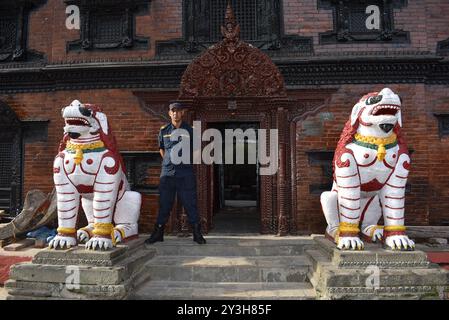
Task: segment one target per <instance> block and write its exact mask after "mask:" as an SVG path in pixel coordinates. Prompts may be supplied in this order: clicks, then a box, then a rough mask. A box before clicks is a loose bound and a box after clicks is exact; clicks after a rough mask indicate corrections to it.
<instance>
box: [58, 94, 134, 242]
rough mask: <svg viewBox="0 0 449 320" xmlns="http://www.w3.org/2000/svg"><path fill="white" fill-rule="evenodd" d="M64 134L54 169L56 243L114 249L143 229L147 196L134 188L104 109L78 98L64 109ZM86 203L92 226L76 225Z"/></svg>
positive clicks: (87, 214)
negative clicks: (141, 222) (140, 223)
mask: <svg viewBox="0 0 449 320" xmlns="http://www.w3.org/2000/svg"><path fill="white" fill-rule="evenodd" d="M62 116H63V118H64V121H65V127H64V136H63V139H62V141H61V143H60V145H59V154H58V155H57V156H56V159H55V162H54V166H53V172H54V183H55V187H56V192H57V200H58V222H59V227H58V235H57V236H56V237H55V238H54V239H53V240H52V241H51V242H50V247H52V248H58V247H61V248H63V247H71V246H74V245H76V244H77V243H78V241H79V242H86V248H87V249H94V250H95V249H108V248H111V247H113V246H115V244H116V243H117V242H120V241H124V240H125V239H128V238H130V237H134V236H136V235H137V233H138V226H137V221H138V219H139V215H140V207H141V202H142V199H141V195H140V194H139V193H137V192H133V191H130V190H129V185H128V181H127V179H126V175H125V172H126V170H125V166H124V163H123V159H122V157H121V155H120V153H119V151H118V148H117V143H116V140H115V137H114V135H113V133H112V130H111V127H110V125H109V123H108V119H107V117H106V115H105V114H104V113H103V112H102V110H101V108H99V107H98V106H95V105H92V104H82V103H81V102H79V101H77V100H75V101H73V102H72V103H71V104H70V105H69V106H67V107H65V108H63V110H62ZM80 206H82V208H83V211H84V213H85V214H86V217H87V221H88V225H87V226H85V227H84V228H81V229H79V230H76V223H77V217H78V211H79V208H80Z"/></svg>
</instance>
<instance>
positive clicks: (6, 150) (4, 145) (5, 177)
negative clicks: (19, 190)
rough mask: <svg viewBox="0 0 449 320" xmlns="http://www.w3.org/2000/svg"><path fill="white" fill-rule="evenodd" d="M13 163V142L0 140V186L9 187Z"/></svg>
mask: <svg viewBox="0 0 449 320" xmlns="http://www.w3.org/2000/svg"><path fill="white" fill-rule="evenodd" d="M12 165H13V143H12V142H0V187H2V188H9V187H11V180H12V175H11V168H12Z"/></svg>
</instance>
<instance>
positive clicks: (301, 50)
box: [156, 0, 313, 56]
mask: <svg viewBox="0 0 449 320" xmlns="http://www.w3.org/2000/svg"><path fill="white" fill-rule="evenodd" d="M281 2H282V1H281V0H245V1H242V0H231V1H230V3H231V6H232V8H233V11H234V13H235V16H236V19H237V22H238V24H239V25H240V38H241V40H243V41H245V42H249V43H251V44H252V45H254V46H256V47H258V48H260V49H266V50H270V51H272V52H281V54H283V55H292V53H293V54H302V55H304V54H311V53H312V51H313V43H312V38H311V37H300V36H298V35H285V34H284V33H283V29H282V24H283V22H282V4H281ZM227 4H228V0H184V1H183V39H182V40H172V41H157V42H156V53H157V55H158V56H163V55H172V56H173V55H180V54H181V55H182V54H183V52H182V51H184V54H185V52H188V53H198V52H200V51H202V50H204V49H206V48H208V47H209V46H210V45H212V44H214V43H217V42H219V41H221V40H222V38H223V36H222V33H221V26H222V25H223V22H224V16H225V12H226V7H227ZM274 54H275V53H274Z"/></svg>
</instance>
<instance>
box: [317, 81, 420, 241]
mask: <svg viewBox="0 0 449 320" xmlns="http://www.w3.org/2000/svg"><path fill="white" fill-rule="evenodd" d="M401 128H402V117H401V99H400V97H399V96H398V95H397V94H395V93H394V92H393V91H392V90H390V89H389V88H385V89H383V90H382V91H380V92H373V93H369V94H367V95H365V96H363V97H362V98H361V99H360V101H359V102H358V103H357V104H356V105H355V106H354V108H353V109H352V113H351V116H350V119H349V121H348V122H347V123H346V125H345V127H344V129H343V132H342V134H341V136H340V140H339V142H338V146H337V149H336V150H335V156H334V160H333V167H334V183H333V186H332V190H331V191H327V192H323V193H322V194H321V205H322V208H323V212H324V215H325V217H326V221H327V224H328V226H327V228H326V237H328V238H329V239H331V240H332V241H334V242H335V243H336V244H337V247H338V248H339V249H342V250H362V249H363V248H364V243H363V241H362V240H361V238H362V239H364V240H365V241H368V242H377V241H382V242H383V243H384V245H385V246H386V247H387V248H389V249H392V250H414V248H415V243H414V242H413V241H412V240H410V239H409V238H408V237H407V235H406V234H405V226H404V202H405V186H406V183H407V176H408V173H409V170H410V157H409V155H408V150H407V147H406V144H405V141H404V139H403V137H402V135H401ZM381 216H383V219H384V226H378V225H377V224H378V222H379V219H380V218H381Z"/></svg>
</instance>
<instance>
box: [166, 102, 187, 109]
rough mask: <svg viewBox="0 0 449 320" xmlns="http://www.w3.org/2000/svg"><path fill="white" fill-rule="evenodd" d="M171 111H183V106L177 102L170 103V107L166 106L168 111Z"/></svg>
mask: <svg viewBox="0 0 449 320" xmlns="http://www.w3.org/2000/svg"><path fill="white" fill-rule="evenodd" d="M173 109H184V106H183V105H182V104H180V103H179V102H173V103H170V105H169V106H168V110H173Z"/></svg>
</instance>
